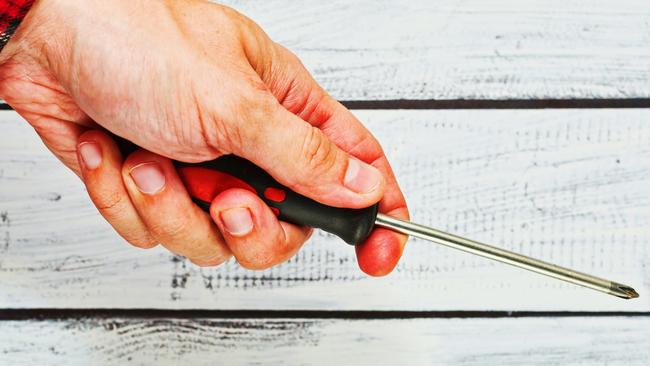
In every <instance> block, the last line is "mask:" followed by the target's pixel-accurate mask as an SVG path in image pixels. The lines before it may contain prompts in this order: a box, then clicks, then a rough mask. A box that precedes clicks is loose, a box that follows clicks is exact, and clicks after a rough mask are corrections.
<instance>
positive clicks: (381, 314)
mask: <svg viewBox="0 0 650 366" xmlns="http://www.w3.org/2000/svg"><path fill="white" fill-rule="evenodd" d="M617 316H621V317H650V312H624V311H344V310H341V311H338V310H335V311H329V310H200V309H185V310H183V309H181V310H167V309H2V310H0V321H11V320H65V319H84V318H100V319H109V318H125V319H159V318H167V319H359V320H363V319H366V320H374V319H377V320H381V319H422V318H429V319H431V318H441V319H447V318H545V317H553V318H557V317H564V318H566V317H617Z"/></svg>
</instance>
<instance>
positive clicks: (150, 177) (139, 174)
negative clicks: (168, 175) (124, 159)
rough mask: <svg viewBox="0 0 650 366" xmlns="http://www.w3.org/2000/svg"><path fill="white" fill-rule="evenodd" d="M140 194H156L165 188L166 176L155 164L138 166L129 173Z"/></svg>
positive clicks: (149, 163)
mask: <svg viewBox="0 0 650 366" xmlns="http://www.w3.org/2000/svg"><path fill="white" fill-rule="evenodd" d="M129 174H130V175H131V178H133V181H134V182H135V185H136V186H137V187H138V189H139V190H140V192H142V193H144V194H149V195H152V194H156V193H158V192H160V191H161V190H162V189H163V187H164V186H165V174H164V173H163V171H162V169H161V168H160V165H158V163H155V162H148V163H142V164H138V165H136V166H135V167H133V169H131V171H130V172H129Z"/></svg>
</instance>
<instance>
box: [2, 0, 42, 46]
mask: <svg viewBox="0 0 650 366" xmlns="http://www.w3.org/2000/svg"><path fill="white" fill-rule="evenodd" d="M34 1H35V0H0V51H2V49H3V48H4V46H5V45H6V44H7V42H9V38H11V36H12V35H13V34H14V32H15V31H16V29H17V28H18V25H20V22H21V21H22V20H23V18H24V17H25V15H27V12H28V11H29V8H31V6H32V4H33V3H34Z"/></svg>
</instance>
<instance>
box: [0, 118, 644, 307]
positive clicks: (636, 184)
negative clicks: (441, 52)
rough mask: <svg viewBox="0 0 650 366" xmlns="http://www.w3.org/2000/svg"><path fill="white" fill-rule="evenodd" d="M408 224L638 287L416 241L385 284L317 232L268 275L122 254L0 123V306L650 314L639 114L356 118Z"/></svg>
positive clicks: (51, 168) (38, 151)
mask: <svg viewBox="0 0 650 366" xmlns="http://www.w3.org/2000/svg"><path fill="white" fill-rule="evenodd" d="M355 113H357V114H358V116H359V117H360V118H361V119H362V120H364V121H366V124H367V126H368V127H369V128H370V129H371V130H372V131H373V132H374V133H375V134H376V135H377V137H378V138H379V139H380V141H381V142H382V143H383V146H384V147H385V149H386V152H387V154H388V156H389V158H390V159H391V161H392V163H393V165H394V168H395V171H396V174H397V177H398V179H399V180H400V182H401V184H402V186H403V189H404V191H405V193H406V196H407V199H408V201H409V204H410V206H411V209H412V217H413V218H414V220H416V221H418V222H421V223H424V224H431V225H435V226H436V227H439V228H441V229H445V230H449V231H452V232H455V233H459V234H463V235H467V236H469V237H472V238H475V239H478V240H483V241H486V242H490V243H495V244H499V245H501V246H503V247H505V248H508V249H513V250H516V251H519V252H522V253H524V254H528V255H532V256H535V257H539V258H542V259H546V260H550V261H553V262H557V263H558V264H561V265H566V266H570V267H573V268H576V269H578V270H583V271H586V272H589V273H594V274H598V275H601V276H607V277H611V278H612V279H615V280H618V281H621V282H624V283H629V284H630V285H633V286H634V287H635V288H636V289H637V290H638V291H639V292H640V293H641V298H640V299H636V300H634V301H623V300H620V299H616V298H612V297H609V296H606V295H603V294H600V293H595V292H592V291H589V290H584V289H581V288H577V287H573V286H570V285H565V284H563V283H560V282H558V281H555V280H552V279H547V278H545V277H541V276H537V275H534V274H529V273H526V272H524V271H521V270H518V269H515V268H511V267H508V266H506V265H502V264H498V263H493V262H490V261H488V260H485V259H482V258H478V257H474V256H471V255H468V254H465V253H462V252H456V251H454V250H452V249H448V248H444V247H440V246H436V245H431V244H428V243H426V242H422V241H417V240H413V241H411V244H410V245H409V246H408V248H407V249H406V253H405V256H404V258H403V261H402V262H401V264H400V265H399V267H398V268H397V270H396V272H395V273H394V274H392V275H391V276H388V277H386V278H382V279H372V278H367V277H366V276H364V275H363V274H362V273H361V272H360V271H359V270H358V269H357V266H356V261H355V258H354V251H353V250H352V248H351V247H349V246H347V245H344V244H343V243H342V241H340V240H338V239H336V238H334V237H332V236H329V235H324V234H322V233H317V234H316V235H315V236H314V238H313V239H312V240H311V242H310V243H308V244H307V245H306V246H305V248H304V249H303V250H302V251H301V252H300V253H299V254H298V255H297V256H296V257H295V258H294V259H292V260H291V261H289V262H288V263H286V264H284V265H282V266H279V267H276V268H273V269H270V270H267V271H263V272H252V271H248V270H244V269H242V268H240V267H239V266H238V265H237V264H236V263H235V262H229V263H228V264H226V265H224V266H222V267H219V268H211V269H200V268H197V267H195V266H193V265H192V264H191V263H189V262H186V261H185V260H183V259H180V258H174V257H172V256H171V255H169V254H167V253H166V252H165V251H164V250H162V249H153V250H150V251H142V250H137V249H134V248H131V247H130V246H128V245H125V244H124V243H123V242H122V240H120V239H119V238H118V237H117V235H116V234H114V233H113V232H112V231H111V229H110V227H109V225H108V224H106V223H105V222H103V220H102V219H101V217H100V216H99V215H98V214H97V213H96V212H95V209H94V208H93V207H92V206H91V204H90V203H89V201H88V199H87V198H86V195H85V192H84V191H83V188H82V185H81V182H79V181H78V179H77V178H76V177H75V176H74V175H73V174H72V173H69V172H67V171H66V170H65V169H64V168H63V167H62V166H61V165H60V163H59V162H58V161H56V160H55V159H54V158H53V157H51V156H50V154H49V152H47V150H46V149H45V148H43V147H42V146H41V144H40V142H39V141H38V139H37V137H36V136H35V134H34V133H33V132H32V131H30V129H29V127H28V126H27V125H26V123H24V122H22V121H21V120H20V119H19V117H18V116H17V115H16V114H15V113H14V112H10V111H5V112H0V125H1V126H2V131H3V132H2V134H0V214H1V215H0V216H1V217H2V220H1V221H0V240H1V244H0V308H2V307H4V308H8V307H9V308H23V307H27V308H38V307H82V308H93V307H101V308H112V307H124V308H129V307H147V308H207V309H360V310H364V309H385V310H391V309H402V310H453V309H457V310H486V309H487V310H595V311H598V310H617V311H648V310H650V302H649V300H648V299H649V298H650V297H649V296H648V295H647V294H650V272H649V271H650V254H649V248H648V245H647V244H648V242H649V241H650V124H648V123H647V120H648V119H650V111H649V110H633V109H629V110H517V111H509V110H492V111H356V112H355Z"/></svg>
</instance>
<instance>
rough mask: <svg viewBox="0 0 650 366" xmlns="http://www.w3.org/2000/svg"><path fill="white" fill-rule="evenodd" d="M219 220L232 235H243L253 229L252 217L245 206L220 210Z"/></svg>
mask: <svg viewBox="0 0 650 366" xmlns="http://www.w3.org/2000/svg"><path fill="white" fill-rule="evenodd" d="M220 216H221V221H222V222H223V226H224V227H225V229H226V230H227V231H228V233H230V235H233V236H244V235H246V234H248V233H250V232H251V231H252V230H253V217H252V216H251V212H250V210H248V208H246V207H236V208H231V209H228V210H224V211H221V215H220Z"/></svg>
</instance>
